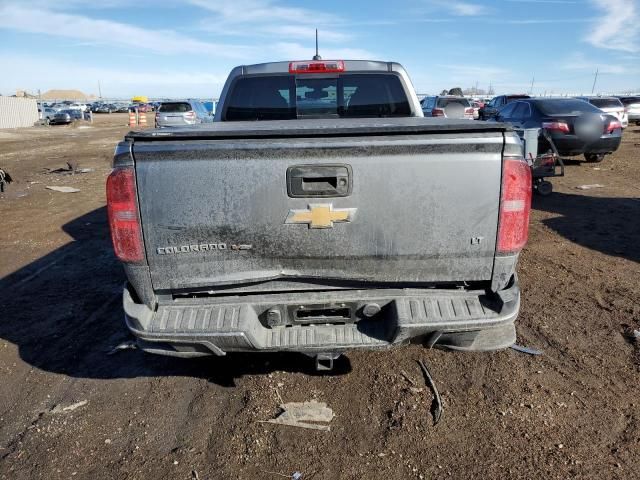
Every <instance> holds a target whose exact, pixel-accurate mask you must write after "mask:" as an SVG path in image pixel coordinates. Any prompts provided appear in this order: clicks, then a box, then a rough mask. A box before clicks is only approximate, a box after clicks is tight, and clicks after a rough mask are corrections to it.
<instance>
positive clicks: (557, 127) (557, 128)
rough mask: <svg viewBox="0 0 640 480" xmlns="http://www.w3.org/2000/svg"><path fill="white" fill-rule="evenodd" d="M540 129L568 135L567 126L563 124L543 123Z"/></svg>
mask: <svg viewBox="0 0 640 480" xmlns="http://www.w3.org/2000/svg"><path fill="white" fill-rule="evenodd" d="M542 128H544V129H545V130H549V131H552V132H562V133H569V125H567V124H566V123H565V122H543V123H542Z"/></svg>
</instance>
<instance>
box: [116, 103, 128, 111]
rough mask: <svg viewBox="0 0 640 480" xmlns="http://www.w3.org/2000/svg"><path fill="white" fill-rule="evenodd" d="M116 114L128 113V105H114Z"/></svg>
mask: <svg viewBox="0 0 640 480" xmlns="http://www.w3.org/2000/svg"><path fill="white" fill-rule="evenodd" d="M115 107H116V112H117V113H127V112H128V111H129V105H122V104H121V105H116V106H115Z"/></svg>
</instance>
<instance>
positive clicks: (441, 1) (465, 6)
mask: <svg viewBox="0 0 640 480" xmlns="http://www.w3.org/2000/svg"><path fill="white" fill-rule="evenodd" d="M429 3H430V4H432V5H434V6H437V7H440V8H441V9H443V10H448V11H450V12H451V13H452V14H453V15H457V16H460V17H475V16H478V15H484V14H486V13H488V9H487V7H485V6H484V5H482V4H480V3H471V2H461V1H458V0H430V2H429Z"/></svg>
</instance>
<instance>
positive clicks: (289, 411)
mask: <svg viewBox="0 0 640 480" xmlns="http://www.w3.org/2000/svg"><path fill="white" fill-rule="evenodd" d="M280 408H281V409H282V413H281V414H280V415H278V416H277V417H276V418H273V419H271V420H260V422H261V423H278V424H281V425H289V426H292V427H301V428H309V429H312V430H322V431H325V432H328V431H329V430H330V428H329V425H320V424H318V423H308V422H323V423H329V422H330V421H331V420H332V419H333V416H334V415H333V410H331V409H330V408H329V407H327V404H326V403H324V402H316V401H315V400H312V401H310V402H290V403H283V404H282V405H280Z"/></svg>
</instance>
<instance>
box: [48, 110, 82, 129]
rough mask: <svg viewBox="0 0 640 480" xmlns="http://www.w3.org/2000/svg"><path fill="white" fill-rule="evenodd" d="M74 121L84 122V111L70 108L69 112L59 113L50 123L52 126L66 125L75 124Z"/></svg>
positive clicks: (62, 111)
mask: <svg viewBox="0 0 640 480" xmlns="http://www.w3.org/2000/svg"><path fill="white" fill-rule="evenodd" d="M74 120H82V111H81V110H78V109H71V108H68V109H67V110H61V111H59V112H57V113H56V114H55V115H54V116H53V118H52V119H51V120H50V123H51V124H52V125H65V124H69V123H71V122H73V121H74Z"/></svg>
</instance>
